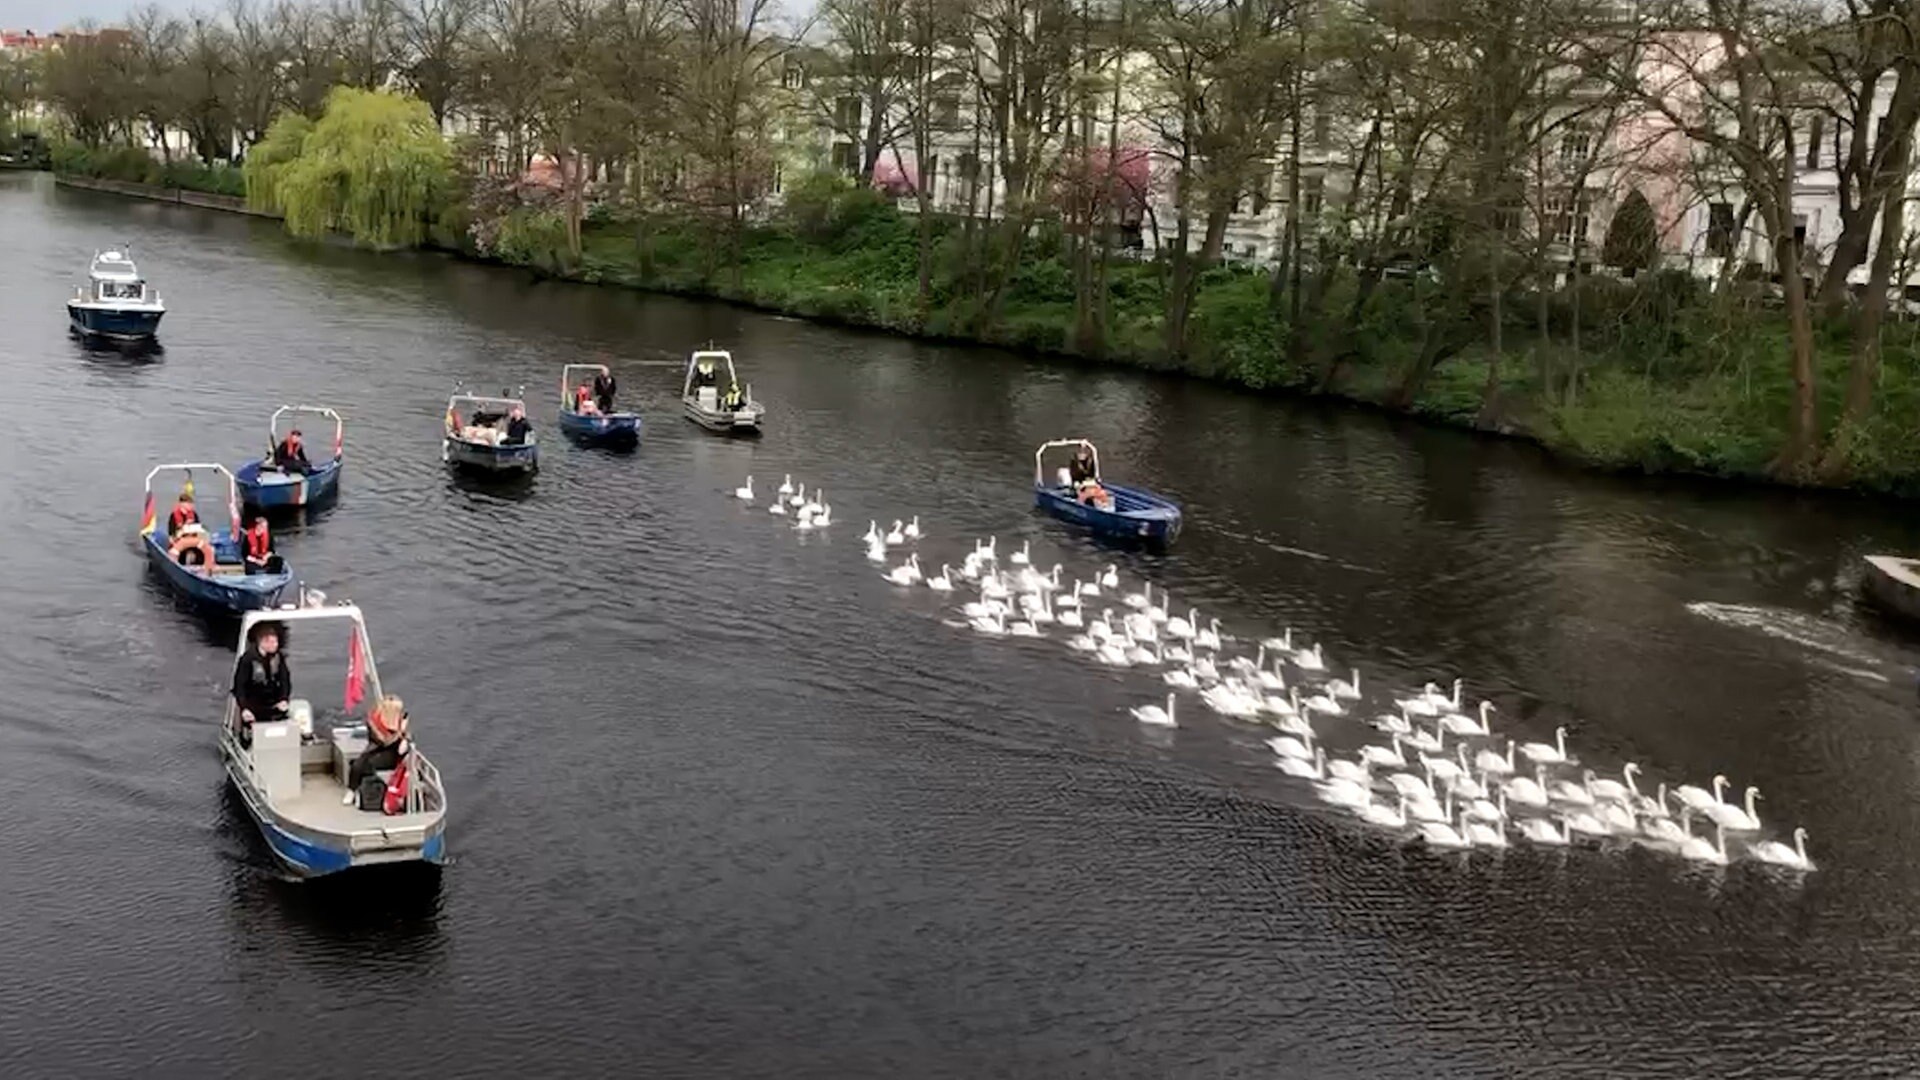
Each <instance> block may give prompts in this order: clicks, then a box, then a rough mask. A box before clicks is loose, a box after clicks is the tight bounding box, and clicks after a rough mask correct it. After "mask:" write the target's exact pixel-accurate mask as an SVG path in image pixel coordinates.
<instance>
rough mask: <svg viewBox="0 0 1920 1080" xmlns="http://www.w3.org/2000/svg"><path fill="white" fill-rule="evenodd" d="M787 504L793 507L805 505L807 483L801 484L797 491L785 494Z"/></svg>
mask: <svg viewBox="0 0 1920 1080" xmlns="http://www.w3.org/2000/svg"><path fill="white" fill-rule="evenodd" d="M787 504H788V505H789V506H792V507H794V508H795V509H798V508H800V507H802V506H805V505H807V485H805V484H801V485H800V490H799V491H797V492H795V493H794V494H792V495H789V496H787Z"/></svg>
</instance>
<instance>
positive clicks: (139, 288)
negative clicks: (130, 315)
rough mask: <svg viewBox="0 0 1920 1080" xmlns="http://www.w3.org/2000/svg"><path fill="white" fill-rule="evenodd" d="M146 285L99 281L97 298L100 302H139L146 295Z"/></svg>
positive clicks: (129, 282)
mask: <svg viewBox="0 0 1920 1080" xmlns="http://www.w3.org/2000/svg"><path fill="white" fill-rule="evenodd" d="M146 291H147V283H146V282H144V281H101V282H100V283H99V297H100V299H102V300H139V299H141V298H142V297H143V296H145V295H146Z"/></svg>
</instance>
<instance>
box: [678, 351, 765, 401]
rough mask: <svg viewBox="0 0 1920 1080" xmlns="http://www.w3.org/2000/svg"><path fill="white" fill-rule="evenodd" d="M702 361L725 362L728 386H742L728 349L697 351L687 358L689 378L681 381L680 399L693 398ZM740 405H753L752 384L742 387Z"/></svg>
mask: <svg viewBox="0 0 1920 1080" xmlns="http://www.w3.org/2000/svg"><path fill="white" fill-rule="evenodd" d="M702 360H722V361H725V362H726V365H727V385H728V386H729V387H732V386H739V385H740V373H739V372H738V371H737V370H735V369H734V366H733V353H731V352H729V351H727V350H726V349H696V350H694V353H693V355H692V356H690V357H688V358H687V377H686V378H685V379H683V380H681V383H680V397H681V398H682V399H685V398H687V397H690V396H692V394H693V373H694V372H695V371H698V370H699V369H700V361H702ZM740 404H741V405H742V406H743V407H744V406H747V405H751V404H753V384H752V383H747V384H746V385H745V386H741V387H740Z"/></svg>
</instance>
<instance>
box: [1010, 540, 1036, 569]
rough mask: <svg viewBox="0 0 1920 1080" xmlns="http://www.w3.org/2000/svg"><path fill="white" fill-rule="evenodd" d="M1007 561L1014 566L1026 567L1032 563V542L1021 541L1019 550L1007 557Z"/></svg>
mask: <svg viewBox="0 0 1920 1080" xmlns="http://www.w3.org/2000/svg"><path fill="white" fill-rule="evenodd" d="M1007 561H1008V562H1011V563H1013V565H1015V566H1026V565H1029V564H1030V563H1032V561H1033V541H1031V540H1022V541H1021V542H1020V550H1019V551H1016V552H1014V553H1013V554H1012V555H1011V556H1009V557H1008V560H1007Z"/></svg>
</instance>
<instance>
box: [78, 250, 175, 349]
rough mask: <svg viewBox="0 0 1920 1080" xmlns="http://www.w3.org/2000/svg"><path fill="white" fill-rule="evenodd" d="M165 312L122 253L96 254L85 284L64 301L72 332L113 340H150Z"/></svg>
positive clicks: (159, 301) (163, 307)
mask: <svg viewBox="0 0 1920 1080" xmlns="http://www.w3.org/2000/svg"><path fill="white" fill-rule="evenodd" d="M166 313H167V306H166V304H164V303H162V302H161V300H160V297H159V296H158V295H156V294H155V293H154V291H153V287H152V286H151V285H148V284H147V283H146V281H145V280H143V279H142V278H141V277H140V271H139V270H138V269H137V268H136V267H135V266H134V265H133V260H132V259H131V258H129V257H128V256H127V255H126V253H125V252H121V251H100V252H95V253H94V256H93V262H92V264H90V265H89V266H88V267H87V283H86V284H85V285H81V286H78V287H76V288H75V289H74V293H73V299H71V300H68V301H67V319H68V321H69V322H71V323H72V324H73V328H74V330H76V331H78V332H79V333H82V334H86V335H89V336H92V337H103V338H112V339H113V340H115V341H141V340H144V339H146V338H150V337H152V336H153V335H154V333H155V332H156V331H158V330H159V329H160V317H161V316H163V315H165V314H166Z"/></svg>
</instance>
